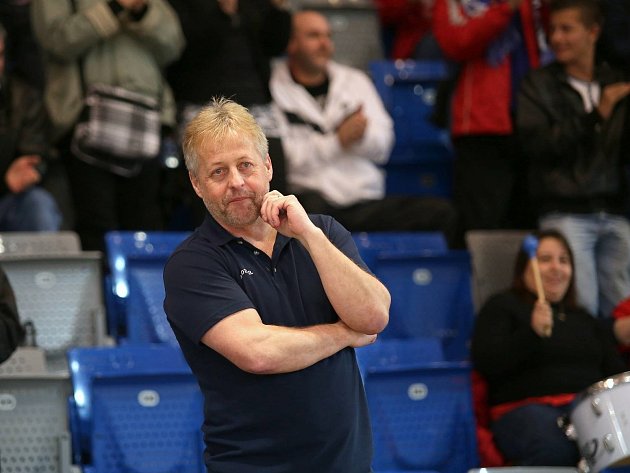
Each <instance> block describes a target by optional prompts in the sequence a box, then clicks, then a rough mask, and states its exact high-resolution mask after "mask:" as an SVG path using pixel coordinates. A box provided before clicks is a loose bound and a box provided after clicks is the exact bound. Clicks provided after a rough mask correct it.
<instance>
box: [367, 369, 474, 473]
mask: <svg viewBox="0 0 630 473" xmlns="http://www.w3.org/2000/svg"><path fill="white" fill-rule="evenodd" d="M363 369H364V374H363V376H364V382H365V391H366V395H367V399H368V406H369V410H370V415H371V420H372V430H373V435H374V460H373V468H374V471H376V472H386V471H398V472H404V471H408V472H418V473H419V472H439V473H461V472H464V471H467V470H468V469H470V468H472V467H474V466H476V465H477V464H478V460H477V452H476V441H475V423H474V419H473V415H472V402H471V392H470V366H469V365H468V364H467V363H465V362H462V363H449V362H436V363H427V362H426V361H423V360H414V359H413V358H409V357H407V358H406V359H405V360H395V361H393V362H392V363H391V364H389V365H388V364H384V363H383V359H382V358H380V359H378V364H374V365H370V364H368V365H364V368H363Z"/></svg>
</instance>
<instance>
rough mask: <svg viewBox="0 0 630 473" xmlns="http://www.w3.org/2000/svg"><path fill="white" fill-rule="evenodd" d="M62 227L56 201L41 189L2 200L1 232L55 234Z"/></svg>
mask: <svg viewBox="0 0 630 473" xmlns="http://www.w3.org/2000/svg"><path fill="white" fill-rule="evenodd" d="M60 227H61V212H60V211H59V208H58V207H57V203H56V202H55V199H53V197H52V196H51V195H50V194H49V193H48V192H47V191H45V190H44V189H42V188H40V187H31V188H29V189H27V190H25V191H24V192H20V193H19V194H7V195H5V196H3V197H1V198H0V231H3V232H54V231H57V230H59V228H60Z"/></svg>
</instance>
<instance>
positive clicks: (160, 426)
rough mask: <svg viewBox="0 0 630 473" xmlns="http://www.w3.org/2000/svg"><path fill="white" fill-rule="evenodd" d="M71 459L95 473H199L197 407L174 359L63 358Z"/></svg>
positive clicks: (121, 351)
mask: <svg viewBox="0 0 630 473" xmlns="http://www.w3.org/2000/svg"><path fill="white" fill-rule="evenodd" d="M68 358H69V362H70V367H71V375H72V386H73V391H74V396H73V403H71V405H72V408H73V409H74V410H75V412H74V419H75V423H74V425H73V429H74V430H75V433H76V435H73V437H74V441H75V444H74V447H75V450H76V453H78V454H75V458H77V459H80V460H81V461H83V462H85V461H86V459H91V467H92V468H94V471H96V472H97V473H101V472H103V473H105V472H107V473H117V472H120V473H123V472H128V471H134V472H138V473H140V472H145V473H202V472H203V471H204V465H203V458H202V452H203V442H202V438H201V430H200V428H201V424H202V422H203V400H202V395H201V391H200V389H199V386H198V384H197V382H196V379H195V378H194V376H193V374H192V373H191V371H190V369H189V367H188V365H187V364H186V362H185V360H184V358H183V355H182V353H181V351H180V350H179V349H177V348H174V347H171V346H168V345H165V344H162V345H143V346H140V345H137V346H132V345H128V346H121V347H107V348H105V347H103V348H92V349H89V348H82V349H75V350H70V351H69V353H68Z"/></svg>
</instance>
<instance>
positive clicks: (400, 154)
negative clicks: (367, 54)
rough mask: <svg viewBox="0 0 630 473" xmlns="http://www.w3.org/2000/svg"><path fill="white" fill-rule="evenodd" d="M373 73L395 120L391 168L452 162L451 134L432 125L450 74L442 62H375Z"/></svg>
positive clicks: (371, 64)
mask: <svg viewBox="0 0 630 473" xmlns="http://www.w3.org/2000/svg"><path fill="white" fill-rule="evenodd" d="M370 72H371V74H372V79H373V80H374V84H375V86H376V89H377V90H378V93H379V95H380V96H381V99H382V100H383V105H385V108H386V109H387V111H388V112H389V113H390V115H391V116H392V119H393V120H394V132H395V134H396V144H395V146H394V149H393V150H392V154H391V157H390V160H389V163H388V164H390V165H391V164H410V163H419V162H424V163H427V162H435V161H444V160H447V161H450V160H451V159H452V155H453V152H452V147H451V142H450V134H449V132H448V130H446V129H444V128H438V127H436V126H435V125H433V124H432V123H431V121H430V116H431V114H432V112H433V108H434V105H435V98H436V95H437V87H438V85H439V83H440V82H441V81H443V80H445V79H447V78H448V77H449V75H450V74H451V72H450V70H449V67H448V65H447V64H446V63H445V62H443V61H391V60H389V61H374V62H372V63H370Z"/></svg>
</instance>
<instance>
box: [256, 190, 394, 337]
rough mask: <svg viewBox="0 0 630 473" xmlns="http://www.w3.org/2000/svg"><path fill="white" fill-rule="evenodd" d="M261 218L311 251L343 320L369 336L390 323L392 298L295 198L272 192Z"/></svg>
mask: <svg viewBox="0 0 630 473" xmlns="http://www.w3.org/2000/svg"><path fill="white" fill-rule="evenodd" d="M261 215H262V218H263V220H265V221H266V222H267V223H269V225H271V226H272V227H274V228H275V229H276V230H277V231H278V232H280V233H281V234H283V235H286V236H289V237H293V238H297V239H298V240H299V241H300V242H301V243H302V244H303V245H304V247H305V248H306V249H307V251H308V252H309V254H310V255H311V258H312V259H313V262H314V263H315V266H316V268H317V271H318V273H319V276H320V278H321V280H322V284H323V285H324V290H325V291H326V295H327V296H328V299H329V300H330V303H331V304H332V306H333V308H334V309H335V312H336V313H337V315H339V318H341V320H342V321H343V322H345V323H346V324H347V325H348V326H349V327H350V328H351V329H353V330H356V331H357V332H361V333H365V334H375V333H379V332H381V331H382V330H383V329H384V328H385V327H386V326H387V322H388V321H389V306H390V303H391V296H390V294H389V291H388V290H387V288H385V286H384V285H383V284H381V282H380V281H379V280H378V279H376V278H375V277H374V276H372V275H371V274H368V273H366V272H365V271H364V270H363V269H362V268H360V267H359V266H357V265H356V264H355V263H354V262H353V261H352V260H350V258H348V257H347V256H346V255H344V254H343V253H342V252H341V251H340V250H339V249H338V248H337V247H335V245H333V244H332V243H331V242H330V240H329V239H328V238H327V237H326V235H324V233H323V232H322V230H321V229H320V228H318V227H317V226H316V225H315V224H313V222H311V220H310V219H309V217H308V215H307V214H306V212H305V210H304V208H303V207H302V205H301V204H300V203H299V202H298V200H297V198H296V197H295V196H293V195H288V196H283V195H282V194H280V193H279V192H277V191H272V192H270V193H268V194H267V195H266V196H265V198H264V200H263V205H262V208H261Z"/></svg>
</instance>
